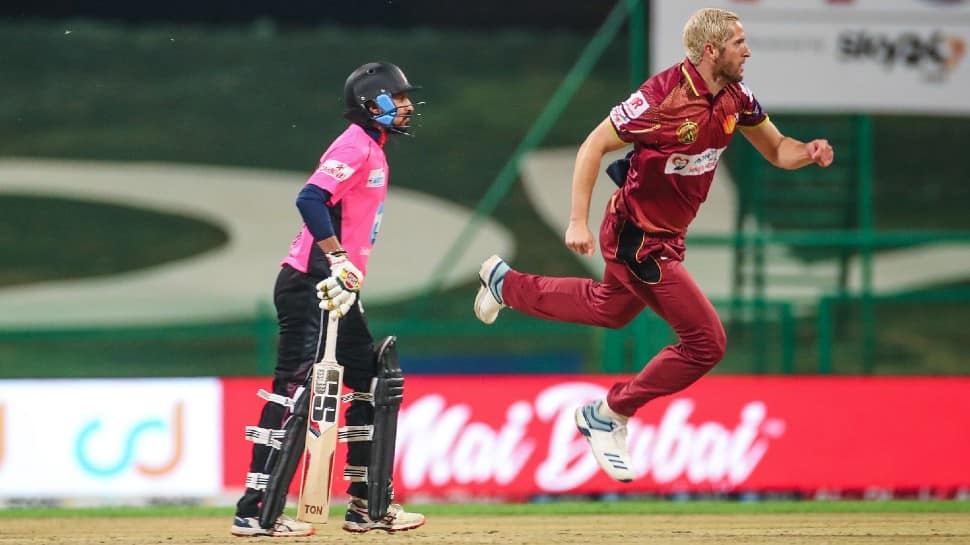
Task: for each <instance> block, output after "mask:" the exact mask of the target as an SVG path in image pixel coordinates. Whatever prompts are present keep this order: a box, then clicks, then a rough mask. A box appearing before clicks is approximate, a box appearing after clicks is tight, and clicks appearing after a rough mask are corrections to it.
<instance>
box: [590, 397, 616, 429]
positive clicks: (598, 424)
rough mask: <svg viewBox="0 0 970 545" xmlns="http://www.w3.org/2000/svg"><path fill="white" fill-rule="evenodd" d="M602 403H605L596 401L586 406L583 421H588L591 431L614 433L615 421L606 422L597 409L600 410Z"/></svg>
mask: <svg viewBox="0 0 970 545" xmlns="http://www.w3.org/2000/svg"><path fill="white" fill-rule="evenodd" d="M600 403H603V402H602V401H596V402H594V403H590V404H589V405H586V406H584V407H583V419H584V420H585V421H586V425H587V426H589V427H590V428H591V429H594V430H599V431H607V432H609V431H613V421H612V420H606V419H604V418H603V417H601V416H600V415H599V411H598V410H597V409H599V406H600Z"/></svg>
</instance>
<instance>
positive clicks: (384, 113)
mask: <svg viewBox="0 0 970 545" xmlns="http://www.w3.org/2000/svg"><path fill="white" fill-rule="evenodd" d="M374 104H377V107H378V108H380V109H381V114H380V115H376V116H374V121H377V122H378V123H380V124H381V125H384V126H386V127H390V126H391V125H392V124H393V123H394V118H395V117H397V105H395V104H394V99H392V98H391V95H389V94H387V93H382V94H380V95H377V96H376V97H375V98H374Z"/></svg>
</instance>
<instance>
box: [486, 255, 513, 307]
mask: <svg viewBox="0 0 970 545" xmlns="http://www.w3.org/2000/svg"><path fill="white" fill-rule="evenodd" d="M510 268H511V267H509V265H508V264H507V263H506V262H505V261H503V260H501V259H500V260H499V262H498V263H496V264H495V266H494V267H492V270H491V272H489V274H488V283H487V284H486V285H487V286H488V291H490V292H492V297H494V298H495V300H496V301H498V302H499V303H501V304H503V305H504V304H505V301H503V300H502V284H504V283H505V273H507V272H509V269H510Z"/></svg>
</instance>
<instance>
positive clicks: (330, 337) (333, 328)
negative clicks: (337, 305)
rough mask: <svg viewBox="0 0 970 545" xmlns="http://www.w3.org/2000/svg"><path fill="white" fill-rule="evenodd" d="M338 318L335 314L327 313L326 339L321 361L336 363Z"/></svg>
mask: <svg viewBox="0 0 970 545" xmlns="http://www.w3.org/2000/svg"><path fill="white" fill-rule="evenodd" d="M339 323H340V317H339V316H338V315H337V313H336V312H328V313H327V337H326V343H325V344H324V345H323V361H325V362H329V363H337V325H338V324H339Z"/></svg>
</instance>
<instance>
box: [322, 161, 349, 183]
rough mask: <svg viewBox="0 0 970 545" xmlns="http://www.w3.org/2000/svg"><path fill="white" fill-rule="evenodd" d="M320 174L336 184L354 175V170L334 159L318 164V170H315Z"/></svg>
mask: <svg viewBox="0 0 970 545" xmlns="http://www.w3.org/2000/svg"><path fill="white" fill-rule="evenodd" d="M317 172H318V173H320V174H326V175H327V176H330V177H331V178H333V179H334V180H337V181H338V182H342V181H344V180H346V179H347V178H350V177H351V175H353V173H354V169H353V168H351V167H350V165H348V164H347V163H344V162H343V161H338V160H336V159H327V160H326V161H324V162H323V163H321V164H320V168H318V169H317Z"/></svg>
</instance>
